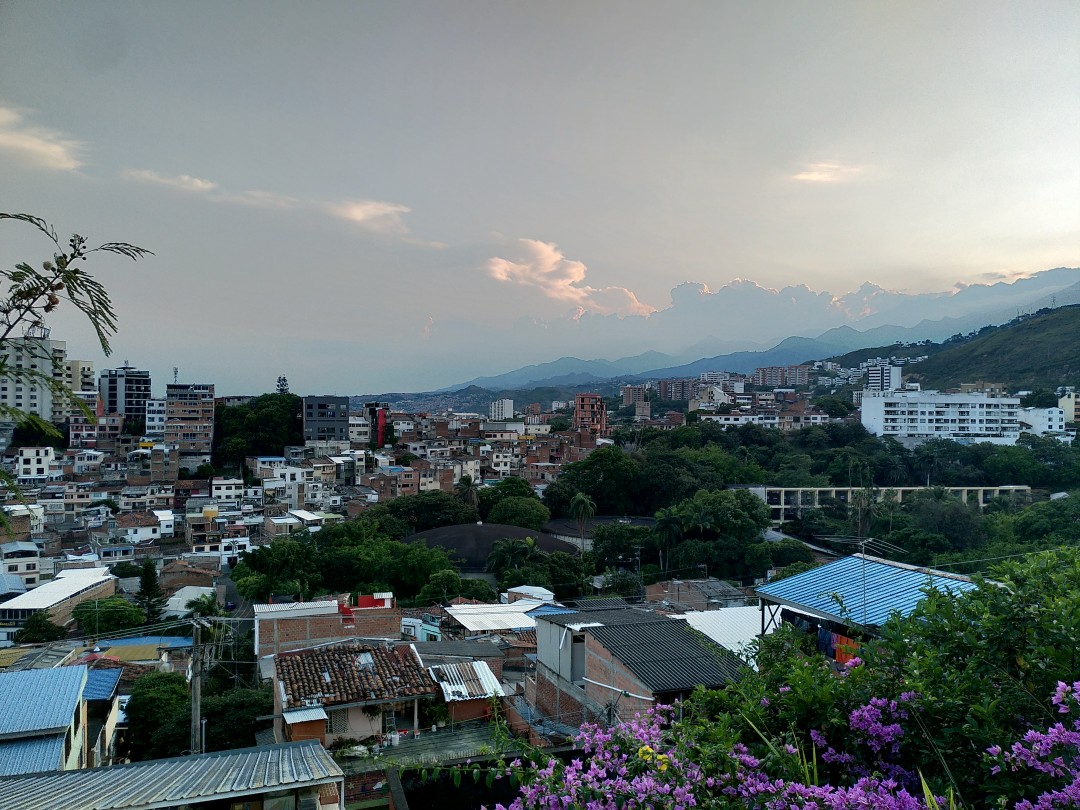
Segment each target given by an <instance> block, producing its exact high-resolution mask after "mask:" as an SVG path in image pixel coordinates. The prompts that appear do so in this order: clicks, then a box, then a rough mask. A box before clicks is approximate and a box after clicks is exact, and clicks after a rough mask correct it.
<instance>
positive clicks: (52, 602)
mask: <svg viewBox="0 0 1080 810" xmlns="http://www.w3.org/2000/svg"><path fill="white" fill-rule="evenodd" d="M114 593H116V577H114V576H113V575H112V574H110V573H109V571H108V570H107V569H105V568H68V569H65V570H63V571H61V572H60V573H59V574H57V575H56V579H52V580H49V581H48V582H44V583H42V584H41V585H39V586H38V587H36V588H34V589H33V590H32V591H27V592H26V593H24V594H21V595H19V596H16V597H15V598H14V599H10V600H8V601H7V602H4V603H3V604H0V647H10V646H11V645H12V644H14V643H15V634H16V633H18V632H19V630H20V629H21V628H22V626H23V625H24V624H26V620H27V619H29V618H30V617H31V616H33V615H34V614H35V613H40V612H42V611H46V612H48V614H49V620H50V621H52V622H53V624H58V625H60V626H61V627H63V626H64V625H66V624H67V623H68V622H70V621H71V611H72V610H73V609H74V608H75V606H76V605H78V604H80V603H82V602H86V601H89V600H91V599H105V598H106V597H109V596H112V595H113V594H114Z"/></svg>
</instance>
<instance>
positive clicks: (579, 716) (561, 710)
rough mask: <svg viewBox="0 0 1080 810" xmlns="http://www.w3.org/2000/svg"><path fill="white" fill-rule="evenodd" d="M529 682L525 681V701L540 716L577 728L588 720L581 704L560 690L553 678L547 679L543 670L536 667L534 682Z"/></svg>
mask: <svg viewBox="0 0 1080 810" xmlns="http://www.w3.org/2000/svg"><path fill="white" fill-rule="evenodd" d="M555 677H557V676H555ZM530 681H532V679H526V685H525V699H526V701H527V702H528V703H529V704H530V705H532V706H535V707H536V709H537V711H539V712H540V713H541V714H543V715H545V716H547V717H549V718H551V719H552V720H555V721H557V722H559V723H564V724H566V725H568V726H579V725H581V724H582V723H584V722H585V721H586V720H587V719H590V718H587V717H586V716H585V710H584V707H583V706H582V705H581V702H580V701H579V700H578V699H577V698H576V697H575V696H574V695H572V694H570V693H568V692H567V691H566V690H565V689H561V688H560V685H559V683H558V682H557V681H556V680H555V678H554V677H549V675H548V673H547V672H546V671H545V670H542V669H541V668H539V667H538V668H537V671H536V678H535V681H534V682H532V683H530ZM530 691H532V695H531V697H530V694H529V693H530Z"/></svg>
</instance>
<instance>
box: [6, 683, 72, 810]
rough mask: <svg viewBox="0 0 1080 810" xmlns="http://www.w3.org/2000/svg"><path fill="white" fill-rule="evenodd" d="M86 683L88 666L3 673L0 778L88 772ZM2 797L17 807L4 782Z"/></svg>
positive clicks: (7, 805) (15, 797)
mask: <svg viewBox="0 0 1080 810" xmlns="http://www.w3.org/2000/svg"><path fill="white" fill-rule="evenodd" d="M86 681H87V668H86V667H85V666H71V667H54V668H51V669H28V670H25V671H22V672H3V673H0V706H3V707H4V711H3V712H0V776H12V775H17V774H25V773H35V772H37V771H47V770H53V771H56V770H59V771H66V770H74V769H78V768H85V767H87V766H88V764H89V763H88V746H87V713H86V701H85V700H84V699H83V689H84V688H85V687H86ZM0 796H3V797H4V807H5V810H7V808H10V807H11V806H12V801H18V797H17V795H16V794H13V793H9V792H7V789H6V787H5V785H4V783H3V782H2V781H0ZM50 796H51V793H50Z"/></svg>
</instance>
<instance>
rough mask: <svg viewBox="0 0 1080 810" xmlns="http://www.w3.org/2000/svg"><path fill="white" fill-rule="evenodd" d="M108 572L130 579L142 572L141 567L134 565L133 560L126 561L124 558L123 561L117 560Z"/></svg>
mask: <svg viewBox="0 0 1080 810" xmlns="http://www.w3.org/2000/svg"><path fill="white" fill-rule="evenodd" d="M109 573H111V574H112V575H113V576H114V577H119V578H120V579H131V578H132V577H137V576H139V574H141V573H142V567H141V566H138V565H136V564H135V563H133V562H128V561H127V560H124V561H123V562H118V563H117V564H116V565H114V566H113V567H112V568H110V569H109Z"/></svg>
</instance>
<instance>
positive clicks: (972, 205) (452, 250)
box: [0, 2, 1080, 395]
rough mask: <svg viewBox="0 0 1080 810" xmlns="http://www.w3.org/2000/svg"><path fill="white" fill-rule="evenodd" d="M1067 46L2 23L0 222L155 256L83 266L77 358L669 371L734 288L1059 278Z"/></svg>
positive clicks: (931, 9)
mask: <svg viewBox="0 0 1080 810" xmlns="http://www.w3.org/2000/svg"><path fill="white" fill-rule="evenodd" d="M1078 35H1080V7H1077V6H1075V5H1074V4H1068V3H1054V2H1043V3H1036V4H1032V5H1026V6H1024V7H1023V8H1021V7H1019V6H1016V5H1015V4H1003V3H998V4H993V3H991V4H974V3H956V4H949V5H948V6H944V7H941V6H938V5H935V4H930V3H912V4H903V5H895V6H880V5H879V6H872V7H870V6H865V5H863V4H857V3H828V4H818V5H811V6H790V5H781V4H777V3H763V4H755V5H753V6H744V5H737V4H728V3H722V4H690V3H688V4H682V5H678V6H676V7H674V8H665V7H661V6H660V5H659V4H650V3H620V4H618V5H615V4H613V3H589V4H543V5H540V4H523V5H522V4H519V5H502V4H494V3H489V4H484V3H478V4H470V5H468V6H461V7H449V6H441V5H435V4H432V5H428V6H396V5H389V6H388V5H381V4H374V3H361V4H354V3H317V4H313V5H310V6H305V7H302V8H301V7H299V6H295V5H293V4H288V3H258V4H255V3H236V4H229V5H228V6H226V7H218V6H216V5H195V4H176V5H170V6H164V5H146V4H140V3H125V2H118V3H100V4H93V5H90V4H86V5H79V6H71V5H65V4H61V3H50V2H44V3H29V2H14V3H7V4H5V5H4V6H3V7H2V8H0V77H2V78H0V173H2V175H3V177H4V178H5V179H4V183H3V189H2V190H0V210H4V211H8V212H26V213H32V214H35V215H38V216H41V217H43V218H44V219H46V220H47V221H48V222H50V223H52V224H53V225H54V226H55V227H56V228H57V230H58V231H59V232H60V233H61V234H62V235H64V234H67V233H70V232H72V231H78V232H79V233H83V234H85V235H86V236H88V237H89V238H90V239H91V240H92V241H97V242H100V241H106V240H123V241H129V242H133V243H135V244H138V245H140V246H142V247H145V248H147V249H149V250H152V251H154V254H155V255H154V256H153V257H150V258H149V259H148V260H147V261H145V262H140V263H139V264H138V265H130V263H125V262H122V261H110V260H108V259H106V258H95V260H94V261H93V262H92V263H90V264H89V265H88V269H90V270H91V271H92V272H95V273H96V275H97V276H98V277H99V278H100V279H101V280H102V281H103V282H104V283H105V284H106V286H107V287H108V289H109V291H110V293H111V295H112V297H113V300H114V302H115V305H116V309H117V312H118V314H119V332H118V334H117V336H116V339H115V340H114V341H113V343H114V347H115V353H114V355H113V356H112V357H111V358H108V359H106V358H103V357H101V356H100V353H99V352H96V351H94V349H95V348H96V347H95V344H94V340H93V335H92V333H91V332H90V331H89V330H88V329H86V327H85V325H83V324H81V323H80V322H79V321H78V320H77V319H76V318H75V317H73V315H72V313H71V312H69V311H65V310H64V308H63V307H62V308H61V309H60V310H58V311H57V313H55V314H56V315H57V317H56V318H55V319H53V320H50V322H49V325H50V327H51V329H52V337H53V338H54V339H57V340H65V341H67V343H68V351H69V356H71V357H77V358H84V357H85V359H90V360H94V362H95V365H96V367H97V369H98V370H100V369H102V368H109V367H113V368H115V367H119V366H121V365H123V364H124V362H125V361H128V362H130V363H131V364H132V365H133V366H135V367H137V368H146V369H149V370H151V372H152V374H153V376H154V380H155V391H156V388H157V385H158V381H164V380H165V379H166V378H167V379H168V381H171V380H172V369H173V367H178V368H179V369H180V372H179V379H180V381H181V382H214V383H216V384H217V387H218V391H219V392H220V393H221V394H225V395H228V394H242V393H261V392H263V391H272V390H273V389H274V385H275V382H276V379H277V377H278V376H279V375H285V376H286V377H288V379H289V381H290V383H291V384H292V386H293V389H294V390H295V391H298V392H300V393H312V394H316V393H318V394H360V393H371V392H376V391H392V390H405V391H408V390H431V389H435V388H439V387H442V386H444V385H449V384H452V383H457V382H461V381H463V380H466V379H471V378H473V377H477V376H483V375H489V374H497V373H500V372H502V371H506V370H509V369H511V368H516V367H520V366H523V365H527V364H529V363H536V362H544V361H548V360H553V359H555V358H556V357H558V356H560V355H562V354H566V353H569V352H568V351H566V346H567V345H574V342H575V341H577V343H580V344H582V346H583V348H582V351H581V352H580V353H578V356H581V357H583V358H586V359H589V358H595V357H607V358H609V359H614V358H616V357H619V356H627V355H631V354H635V353H637V352H638V351H644V350H646V349H647V348H654V349H657V350H660V351H671V350H673V349H674V348H676V347H675V346H674V343H672V345H670V346H669V345H653V346H644V345H642V346H636V345H634V343H633V335H634V334H635V333H637V334H646V333H649V334H651V333H653V332H658V330H660V324H661V323H662V321H663V315H662V313H668V319H669V320H671V319H672V318H671V317H670V316H671V313H672V312H673V311H676V310H677V309H678V306H680V305H685V304H686V303H687V299H692V298H693V297H694V295H695V294H697V295H699V296H701V295H704V294H706V293H709V292H712V293H717V292H718V291H721V290H724V289H725V288H727V287H731V288H732V289H737V288H739V287H740V285H742V286H754V287H756V286H757V285H759V286H760V287H761V288H765V290H776V291H781V290H782V291H783V294H784V295H790V297H791V298H792V299H793V300H794V299H796V298H799V297H800V296H802V297H805V298H806V299H807V300H808V301H813V300H815V296H814V295H813V293H821V292H824V291H827V292H829V293H830V294H831V295H830V297H831V298H839V297H841V296H843V295H845V294H846V293H849V292H852V291H855V290H857V289H858V288H859V287H860V286H861V285H862V284H863V283H864V282H871V283H874V284H877V285H880V286H881V287H883V288H886V289H889V290H902V291H906V292H908V293H911V294H915V293H922V292H944V291H947V290H950V289H956V288H957V285H961V287H962V286H963V285H972V284H987V283H994V282H999V281H1010V280H1014V279H1017V278H1023V277H1026V276H1030V275H1032V274H1035V273H1038V272H1040V271H1044V270H1047V269H1049V268H1053V267H1060V266H1070V267H1075V266H1077V265H1080V155H1078V154H1077V150H1076V148H1075V144H1076V143H1077V142H1080V105H1077V104H1076V92H1075V88H1076V87H1077V86H1080V54H1078V53H1077V52H1076V49H1075V47H1074V43H1075V42H1076V41H1077V39H1078ZM38 237H39V235H35V234H34V233H33V232H32V231H31V230H30V229H25V230H24V229H21V228H20V227H19V226H18V225H17V224H15V223H8V224H7V225H5V226H4V228H3V230H2V231H0V261H3V262H4V264H5V266H7V267H10V266H11V265H13V264H14V263H15V262H16V261H20V260H35V261H41V260H42V259H44V258H47V257H48V247H49V245H48V243H47V242H44V241H43V240H42V239H40V238H38ZM741 279H746V280H750V281H740V280H741ZM751 281H752V282H753V285H751ZM788 288H790V289H791V290H792V292H791V293H790V294H789V293H788ZM777 294H778V295H779V294H780V293H777ZM819 303H820V302H819ZM799 305H800V306H801V305H802V304H801V303H800V304H799ZM657 316H660V317H659V318H658V317H657ZM649 322H652V325H651V326H649V328H648V329H643V328H641V324H643V323H649ZM729 332H730V334H729ZM665 334H667V333H665ZM575 335H577V336H578V337H575ZM698 337H701V338H704V337H706V335H700V336H697V335H688V336H686V341H685V346H684V347H683V348H685V347H686V346H689V345H692V344H693V343H694V342H695V340H696V339H697V338H698ZM712 337H715V338H717V339H719V340H737V339H744V340H748V341H750V342H753V341H752V340H751V339H750V337H749V336H748V335H747V334H746V330H745V329H742V328H736V327H735V326H734V325H732V326H730V327H728V329H727V330H726V331H725V328H724V325H723V324H720V325H718V327H717V329H716V331H715V333H714V334H713V335H712ZM757 339H758V340H763V339H765V338H762V337H759V338H757ZM670 340H672V341H673V340H674V338H670ZM623 347H625V350H621V348H623ZM162 384H163V383H162Z"/></svg>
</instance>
